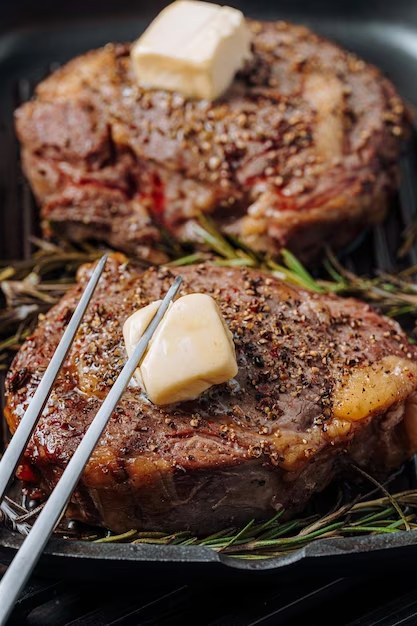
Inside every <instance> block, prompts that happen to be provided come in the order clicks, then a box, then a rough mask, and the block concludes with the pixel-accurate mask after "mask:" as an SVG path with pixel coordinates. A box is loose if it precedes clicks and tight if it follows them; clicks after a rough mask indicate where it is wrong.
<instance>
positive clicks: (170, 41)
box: [131, 0, 250, 100]
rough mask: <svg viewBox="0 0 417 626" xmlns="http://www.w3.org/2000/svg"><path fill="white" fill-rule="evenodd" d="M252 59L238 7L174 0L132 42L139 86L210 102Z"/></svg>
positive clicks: (245, 25) (247, 35)
mask: <svg viewBox="0 0 417 626" xmlns="http://www.w3.org/2000/svg"><path fill="white" fill-rule="evenodd" d="M249 57H250V32H249V29H248V27H247V24H246V21H245V18H244V16H243V13H242V12H241V11H238V10H237V9H233V8H231V7H227V6H220V5H218V4H211V3H208V2H197V1H194V0H177V2H173V3H172V4H170V5H169V6H168V7H166V8H165V9H164V10H163V11H162V12H161V13H160V14H159V15H158V17H157V18H156V19H155V20H154V21H153V22H152V23H151V25H150V26H149V27H148V29H147V30H146V31H145V32H144V34H143V35H142V36H141V37H140V38H139V39H138V40H137V42H136V43H135V44H134V45H133V48H132V51H131V60H132V67H133V70H134V72H135V74H136V77H137V80H138V83H139V84H140V85H142V86H143V87H151V88H156V89H165V90H168V91H178V92H179V93H181V94H183V95H184V96H186V97H188V98H200V99H204V100H214V99H215V98H217V97H218V96H219V95H221V94H222V93H223V92H224V91H226V89H227V88H228V87H229V85H230V84H231V83H232V81H233V77H234V75H235V74H236V72H237V71H238V70H239V69H241V68H242V67H243V65H244V63H245V61H246V60H247V59H248V58H249Z"/></svg>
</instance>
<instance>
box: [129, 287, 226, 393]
mask: <svg viewBox="0 0 417 626" xmlns="http://www.w3.org/2000/svg"><path fill="white" fill-rule="evenodd" d="M159 304H160V301H158V302H153V303H152V304H150V305H149V306H147V307H144V308H143V309H140V310H139V311H136V312H135V313H134V314H133V315H131V316H130V317H129V318H128V319H127V320H126V322H125V324H124V327H123V335H124V339H125V343H126V349H127V352H128V354H129V356H130V355H131V354H132V352H133V350H134V348H135V345H136V344H137V342H138V341H139V339H140V338H141V336H142V334H143V333H144V331H145V329H146V327H147V326H148V324H149V322H150V320H151V319H152V317H153V316H154V315H155V312H156V310H157V309H158V306H159ZM138 370H139V371H138ZM138 370H137V372H136V374H135V375H136V377H137V379H138V381H139V383H140V384H141V386H142V387H143V388H144V390H145V391H146V393H147V395H148V397H149V399H150V400H151V402H153V403H154V404H158V405H165V404H171V403H173V402H184V401H186V400H194V399H195V398H198V396H199V395H201V394H202V393H203V391H206V389H208V388H209V387H211V386H212V385H217V384H220V383H223V382H226V381H227V380H230V379H231V378H233V377H234V376H236V374H237V371H238V367H237V363H236V355H235V348H234V344H233V339H232V335H231V333H230V331H229V329H228V328H227V326H226V322H225V321H224V319H223V317H222V314H221V312H220V310H219V308H218V306H217V304H216V302H215V301H214V300H213V298H211V297H210V296H208V295H205V294H199V293H195V294H190V295H188V296H183V297H182V298H179V299H178V300H177V301H176V302H174V303H173V304H171V306H170V308H169V309H168V311H167V313H166V314H165V316H164V318H163V320H162V322H161V323H160V325H159V327H158V329H157V330H156V332H155V334H154V336H153V338H152V340H151V342H150V344H149V347H148V350H147V352H146V354H145V357H144V359H143V360H142V363H141V365H140V367H139V368H138Z"/></svg>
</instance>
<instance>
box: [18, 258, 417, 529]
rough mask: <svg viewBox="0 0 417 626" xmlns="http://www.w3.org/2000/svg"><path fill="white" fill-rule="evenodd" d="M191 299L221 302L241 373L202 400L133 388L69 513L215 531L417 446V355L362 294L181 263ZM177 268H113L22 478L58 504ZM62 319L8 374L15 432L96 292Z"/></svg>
mask: <svg viewBox="0 0 417 626" xmlns="http://www.w3.org/2000/svg"><path fill="white" fill-rule="evenodd" d="M180 271H181V274H182V275H183V277H184V284H183V287H182V288H181V295H184V294H186V293H190V292H203V293H208V294H211V295H212V296H213V297H214V298H215V299H216V301H217V303H218V304H219V306H220V308H221V311H222V313H223V315H224V316H225V319H226V321H227V324H228V326H229V328H230V330H231V331H232V333H233V337H234V342H235V345H236V354H237V360H238V365H239V372H238V375H237V376H236V378H235V379H234V380H231V381H230V382H229V383H226V384H223V385H219V386H216V387H213V388H212V389H211V390H209V391H207V392H206V393H204V394H203V395H202V396H201V397H200V398H199V399H198V400H195V401H193V402H187V403H182V404H178V405H176V406H168V407H163V408H161V407H157V406H154V405H152V404H151V403H150V402H149V401H148V400H147V399H146V397H145V396H144V395H143V393H142V392H141V390H140V388H139V387H138V385H137V383H135V382H134V381H132V383H131V384H130V386H129V387H128V389H127V390H126V392H125V394H124V396H123V398H122V400H121V401H120V403H119V405H118V407H117V409H116V410H115V412H114V414H113V415H112V418H111V420H110V422H109V425H108V427H107V429H106V431H105V434H104V435H103V437H102V438H101V440H100V442H99V445H98V446H97V448H96V450H95V452H94V453H93V455H92V458H91V460H90V461H89V463H88V466H87V467H86V469H85V472H84V474H83V476H82V479H81V481H80V484H79V486H78V488H77V490H76V493H75V495H74V496H73V498H72V501H71V504H70V507H69V510H68V515H70V516H72V517H73V518H75V519H79V520H83V521H86V522H89V523H93V524H99V525H103V526H105V527H107V528H110V529H112V530H114V531H120V532H121V531H126V530H128V529H131V528H138V529H152V530H164V531H174V530H184V529H187V528H188V529H190V530H192V531H193V532H198V533H204V532H210V531H214V530H216V529H219V528H220V527H222V526H229V525H231V524H232V525H234V524H240V523H243V522H245V521H247V520H248V519H250V518H252V517H255V518H262V517H264V516H266V515H269V514H272V513H273V512H274V511H275V510H277V509H278V508H279V507H281V506H283V507H285V508H286V509H287V510H288V511H289V512H294V511H297V510H300V509H301V508H303V507H304V506H305V505H306V503H307V502H308V501H309V499H310V497H311V496H312V494H314V493H316V492H318V491H320V490H322V489H323V488H324V487H325V486H326V485H328V484H329V482H330V481H331V480H333V479H334V478H335V477H337V476H339V475H340V474H341V473H343V472H345V470H347V468H349V466H350V464H351V463H355V464H357V465H359V466H361V467H363V468H364V469H366V470H367V471H369V472H371V473H375V472H377V473H378V472H387V471H389V470H390V469H392V468H395V467H398V466H399V465H400V464H401V463H402V462H403V461H404V460H405V459H407V458H408V457H409V456H410V455H411V454H412V453H413V452H415V450H416V449H417V430H416V414H415V402H416V388H417V363H416V357H417V348H416V347H415V346H412V345H410V344H409V343H408V341H407V339H406V336H405V335H404V333H403V332H402V331H401V329H400V327H399V326H398V324H396V323H395V322H394V321H392V320H389V319H387V318H384V317H381V316H380V315H378V314H377V313H376V312H375V311H373V310H372V309H371V308H370V307H369V306H368V305H365V304H362V303H360V302H358V301H356V300H354V299H341V298H338V297H336V296H332V295H323V294H317V293H310V292H307V291H304V290H302V289H300V288H297V287H292V286H289V285H287V284H284V283H282V282H280V281H278V280H277V279H275V278H273V277H271V276H269V275H266V274H262V273H260V272H257V271H254V270H247V269H238V268H233V269H229V268H221V267H214V266H208V265H198V266H189V267H183V268H181V270H180ZM177 273H178V269H173V268H168V267H161V268H159V269H157V268H151V269H149V270H146V271H143V270H140V269H139V268H137V267H135V266H134V265H132V264H130V263H128V262H127V261H126V259H125V258H124V257H122V256H121V255H115V256H113V257H111V258H110V260H109V261H108V264H107V268H106V270H105V273H104V275H103V277H102V279H101V281H100V283H99V286H98V288H97V291H96V294H95V295H94V297H93V300H92V302H91V305H90V307H89V309H88V312H87V314H86V317H85V319H84V321H83V323H82V325H81V328H80V330H79V333H78V335H77V338H76V341H75V343H74V345H73V347H72V349H71V351H70V353H69V356H68V358H67V361H66V364H65V366H64V368H63V370H62V372H61V373H60V375H59V377H58V379H57V382H56V384H55V387H54V389H53V392H52V395H51V398H50V401H49V402H48V405H47V407H46V409H45V411H44V414H43V416H42V418H41V420H40V422H39V424H38V426H37V428H36V431H35V433H34V436H33V437H32V439H31V441H30V444H29V446H28V449H27V451H26V453H25V456H24V461H23V466H22V467H23V469H22V468H21V471H20V475H21V476H22V477H23V478H25V479H26V480H27V481H28V483H29V484H30V483H31V484H32V486H34V487H37V488H38V487H41V489H42V490H43V491H44V492H45V493H46V494H47V493H48V492H49V491H50V490H51V489H52V488H53V486H54V485H55V484H56V482H57V481H58V479H59V477H60V475H61V473H62V471H63V470H64V468H65V467H66V465H67V463H68V460H69V458H70V457H71V455H72V454H73V452H74V450H75V448H76V446H77V445H78V444H79V442H80V440H81V438H82V436H83V434H84V432H85V430H86V428H87V427H88V424H89V423H90V422H91V420H92V419H93V417H94V415H95V413H96V412H97V410H98V408H99V407H100V405H101V403H102V401H103V398H104V396H105V394H106V393H107V392H108V390H109V387H110V385H111V384H112V383H113V382H114V380H115V379H116V377H117V375H118V373H119V372H120V370H121V368H122V366H123V364H124V362H125V360H126V352H125V348H124V344H123V339H122V325H123V323H124V321H125V320H126V318H127V317H128V316H129V315H130V314H131V313H132V312H133V311H134V310H136V309H137V308H138V307H141V306H144V305H147V304H148V303H149V302H150V301H153V300H156V299H158V298H160V297H161V295H163V294H164V292H165V291H166V290H167V288H168V286H169V284H170V283H171V282H172V279H173V276H174V275H176V274H177ZM90 274H91V266H84V267H83V268H82V269H81V271H80V273H79V283H78V285H77V286H75V287H74V288H73V289H72V290H70V291H69V292H68V293H67V294H66V295H65V296H64V297H63V298H62V300H61V301H60V302H59V303H58V304H57V305H56V306H55V307H54V308H53V309H51V310H50V311H49V312H48V313H47V314H46V315H45V316H44V318H43V319H42V320H40V323H39V326H38V328H37V329H36V330H35V332H34V333H33V335H32V336H31V337H29V338H28V339H27V340H26V342H25V343H24V345H23V347H22V348H21V350H20V352H19V353H18V354H17V356H16V358H15V360H14V362H13V365H12V367H11V369H10V372H9V374H8V377H7V382H6V391H7V408H6V417H7V421H8V423H9V426H10V428H11V430H12V431H14V430H15V428H16V426H17V424H18V422H19V420H20V418H21V416H22V415H23V413H24V410H25V408H26V407H27V404H28V402H29V401H30V399H31V397H32V396H33V394H34V391H35V390H36V387H37V385H38V383H39V380H40V377H41V375H42V373H43V371H44V370H45V368H46V366H47V364H48V362H49V360H50V358H51V355H52V354H53V352H54V350H55V348H56V346H57V343H58V341H59V338H60V336H61V334H62V332H63V329H64V326H65V325H66V323H67V321H68V318H69V316H70V315H71V313H72V311H73V310H74V308H75V306H76V303H77V300H78V298H79V296H80V293H81V291H82V289H83V286H84V285H85V283H86V281H87V279H88V277H89V275H90Z"/></svg>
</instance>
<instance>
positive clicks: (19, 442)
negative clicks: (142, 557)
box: [0, 256, 182, 626]
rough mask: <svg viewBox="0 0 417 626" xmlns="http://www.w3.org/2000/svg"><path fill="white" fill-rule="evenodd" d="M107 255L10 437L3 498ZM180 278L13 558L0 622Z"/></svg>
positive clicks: (1, 476) (2, 587)
mask: <svg viewBox="0 0 417 626" xmlns="http://www.w3.org/2000/svg"><path fill="white" fill-rule="evenodd" d="M106 260H107V258H106V257H105V256H104V257H102V258H101V259H100V261H99V262H98V264H97V266H96V268H95V269H94V271H93V274H92V276H91V278H90V280H89V282H88V285H87V287H86V289H85V291H84V293H83V295H82V297H81V299H80V301H79V303H78V305H77V308H76V309H75V311H74V314H73V316H72V318H71V320H70V322H69V324H68V326H67V328H66V330H65V332H64V334H63V336H62V339H61V341H60V343H59V345H58V347H57V349H56V351H55V354H54V356H53V357H52V359H51V361H50V363H49V366H48V368H47V369H46V371H45V373H44V375H43V377H42V380H41V382H40V384H39V386H38V388H37V390H36V393H35V395H34V396H33V398H32V400H31V402H30V405H29V407H28V409H27V411H26V413H25V415H24V416H23V418H22V420H21V422H20V424H19V426H18V428H17V430H16V432H15V434H14V435H13V437H12V440H11V442H10V444H9V446H8V448H7V450H6V452H5V453H4V455H3V457H2V459H1V461H0V502H1V500H2V498H3V497H4V494H5V491H6V489H7V486H8V485H9V483H10V481H11V479H12V477H13V474H14V472H15V469H16V467H17V465H18V463H19V460H20V458H21V456H22V454H23V452H24V451H25V449H26V446H27V444H28V442H29V439H30V437H31V434H32V432H33V430H34V428H35V426H36V424H37V422H38V420H39V417H40V416H41V414H42V411H43V409H44V407H45V405H46V403H47V401H48V398H49V395H50V393H51V390H52V387H53V384H54V382H55V379H56V377H57V375H58V372H59V370H60V369H61V367H62V364H63V362H64V360H65V357H66V356H67V354H68V351H69V349H70V347H71V344H72V342H73V340H74V337H75V335H76V332H77V330H78V328H79V325H80V323H81V320H82V318H83V316H84V313H85V311H86V309H87V306H88V304H89V302H90V300H91V297H92V295H93V293H94V290H95V288H96V286H97V283H98V281H99V279H100V276H101V274H102V272H103V269H104V266H105V264H106ZM181 282H182V278H181V277H180V276H178V277H177V278H176V279H175V281H174V282H173V284H172V285H171V287H170V288H169V290H168V292H167V293H166V295H165V297H164V299H163V300H162V302H161V304H160V306H159V308H158V310H157V312H156V314H155V316H154V317H153V319H152V320H151V322H150V324H149V326H148V327H147V329H146V331H145V333H144V334H143V336H142V338H141V340H140V341H139V343H138V345H137V346H136V348H135V350H134V352H133V354H132V356H131V357H130V359H129V360H128V361H127V363H126V364H125V366H124V367H123V369H122V371H121V372H120V375H119V376H118V378H117V380H116V382H115V383H114V385H113V386H112V388H111V389H110V391H109V393H108V395H107V397H106V398H105V400H104V402H103V404H102V405H101V407H100V409H99V411H98V412H97V414H96V416H95V417H94V419H93V421H92V422H91V424H90V426H89V428H88V430H87V431H86V433H85V435H84V437H83V439H82V441H81V443H80V445H79V446H78V448H77V450H76V451H75V452H74V454H73V456H72V458H71V460H70V462H69V463H68V465H67V467H66V469H65V471H64V473H63V474H62V476H61V478H60V480H59V482H58V484H57V485H56V487H55V489H54V490H53V491H52V493H51V495H50V496H49V498H48V500H47V501H46V504H45V506H44V508H43V509H42V511H41V513H40V515H39V517H38V518H37V520H36V522H35V523H34V525H33V527H32V529H31V531H30V533H29V535H28V536H27V537H26V538H25V540H24V541H23V543H22V545H21V547H20V549H19V550H18V552H17V553H16V555H15V557H14V559H13V561H12V562H11V564H10V565H9V567H8V569H7V571H6V573H5V574H4V576H3V578H2V579H1V581H0V626H3V625H4V624H6V621H7V619H8V617H9V615H10V613H11V611H12V610H13V607H14V604H15V602H16V599H17V598H18V596H19V594H20V592H21V591H22V589H23V587H24V585H25V584H26V582H27V580H28V578H29V576H30V575H31V573H32V571H33V569H34V567H35V565H36V563H37V561H38V560H39V558H40V556H41V554H42V552H43V550H44V548H45V546H46V544H47V542H48V539H49V537H50V536H51V534H52V533H53V531H54V529H55V527H56V525H57V524H58V522H59V520H60V519H61V517H62V515H63V514H64V512H65V509H66V506H67V504H68V502H69V500H70V498H71V495H72V492H73V491H74V489H75V487H76V485H77V483H78V481H79V479H80V477H81V474H82V472H83V469H84V467H85V465H86V464H87V462H88V460H89V458H90V456H91V453H92V452H93V450H94V448H95V447H96V445H97V443H98V441H99V439H100V437H101V435H102V433H103V431H104V429H105V428H106V425H107V423H108V421H109V419H110V417H111V414H112V413H113V411H114V409H115V408H116V406H117V404H118V402H119V400H120V398H121V396H122V394H123V392H124V390H125V389H126V387H127V385H128V383H129V381H130V379H131V378H132V376H133V373H134V371H135V369H136V368H137V366H138V364H139V362H140V361H141V359H142V357H143V355H144V354H145V351H146V348H147V346H148V343H149V341H150V340H151V338H152V335H153V334H154V332H155V330H156V329H157V327H158V325H159V323H160V322H161V320H162V318H163V316H164V315H165V313H166V311H167V309H168V307H169V305H170V303H171V301H172V300H173V299H174V298H175V296H176V294H177V293H178V290H179V288H180V285H181Z"/></svg>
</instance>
